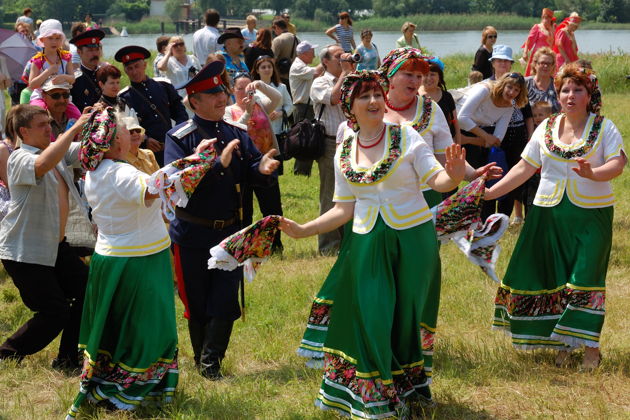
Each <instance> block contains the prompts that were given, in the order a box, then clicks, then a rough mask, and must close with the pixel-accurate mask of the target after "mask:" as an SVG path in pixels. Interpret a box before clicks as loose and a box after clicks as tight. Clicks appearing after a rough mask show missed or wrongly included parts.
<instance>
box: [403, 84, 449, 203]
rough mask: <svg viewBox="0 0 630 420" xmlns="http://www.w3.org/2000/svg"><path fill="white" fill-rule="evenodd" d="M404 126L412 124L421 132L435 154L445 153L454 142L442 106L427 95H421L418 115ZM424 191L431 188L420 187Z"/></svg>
mask: <svg viewBox="0 0 630 420" xmlns="http://www.w3.org/2000/svg"><path fill="white" fill-rule="evenodd" d="M402 125H404V126H410V127H412V128H413V129H414V130H416V131H417V132H418V134H420V136H421V137H422V140H424V141H425V142H426V143H427V144H428V145H429V147H430V148H431V150H432V151H433V154H434V155H443V154H445V153H446V148H447V147H448V146H450V145H451V144H453V137H452V136H451V130H450V128H449V127H448V123H447V122H446V117H445V116H444V112H443V111H442V109H441V108H440V106H439V105H438V104H437V102H435V101H434V100H432V99H431V98H429V97H428V96H426V95H422V96H420V97H419V101H418V104H417V105H416V115H415V116H414V117H413V120H412V121H407V122H405V123H403V124H402ZM420 189H421V190H422V191H427V190H430V189H431V187H429V186H428V185H426V184H425V185H422V186H421V187H420Z"/></svg>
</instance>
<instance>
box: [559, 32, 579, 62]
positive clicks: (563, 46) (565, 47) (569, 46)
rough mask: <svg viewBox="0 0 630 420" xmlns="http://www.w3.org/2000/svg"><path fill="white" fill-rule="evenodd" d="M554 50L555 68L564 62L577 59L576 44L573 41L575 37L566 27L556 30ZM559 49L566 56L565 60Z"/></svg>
mask: <svg viewBox="0 0 630 420" xmlns="http://www.w3.org/2000/svg"><path fill="white" fill-rule="evenodd" d="M555 43H556V45H555V47H554V49H553V50H554V51H555V52H556V68H558V69H559V68H560V67H562V65H563V64H565V63H572V62H574V61H577V60H578V58H579V57H578V46H577V42H575V38H574V37H572V36H571V34H569V30H568V29H567V28H562V29H560V30H559V31H557V32H556V38H555ZM560 51H563V52H564V54H565V55H566V56H567V60H565V59H564V57H563V56H562V54H561V53H560Z"/></svg>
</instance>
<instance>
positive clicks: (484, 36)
mask: <svg viewBox="0 0 630 420" xmlns="http://www.w3.org/2000/svg"><path fill="white" fill-rule="evenodd" d="M490 34H495V35H498V34H499V33H498V32H497V29H496V28H495V27H494V26H486V27H485V28H483V31H481V44H482V45H485V44H486V40H487V39H488V35H490Z"/></svg>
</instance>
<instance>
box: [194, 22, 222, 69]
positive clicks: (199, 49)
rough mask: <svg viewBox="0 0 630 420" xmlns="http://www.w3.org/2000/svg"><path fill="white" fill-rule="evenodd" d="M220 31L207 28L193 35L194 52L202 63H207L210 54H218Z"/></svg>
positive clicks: (211, 27)
mask: <svg viewBox="0 0 630 420" xmlns="http://www.w3.org/2000/svg"><path fill="white" fill-rule="evenodd" d="M219 35H220V34H219V30H218V29H217V28H215V27H213V26H206V27H204V28H201V29H199V30H198V31H197V32H195V33H194V34H193V51H194V52H195V57H197V60H198V61H199V62H200V63H205V62H206V58H208V54H214V53H215V52H217V40H218V39H219Z"/></svg>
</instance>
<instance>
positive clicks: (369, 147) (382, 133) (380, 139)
mask: <svg viewBox="0 0 630 420" xmlns="http://www.w3.org/2000/svg"><path fill="white" fill-rule="evenodd" d="M384 137H385V125H383V129H382V130H381V134H380V137H379V138H378V140H376V141H375V142H374V143H372V144H370V145H369V146H366V145H364V144H361V140H360V139H359V136H358V135H357V143H358V144H359V146H360V147H363V148H364V149H371V148H372V147H375V146H376V145H377V144H379V143H380V142H381V141H383V138H384Z"/></svg>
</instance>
